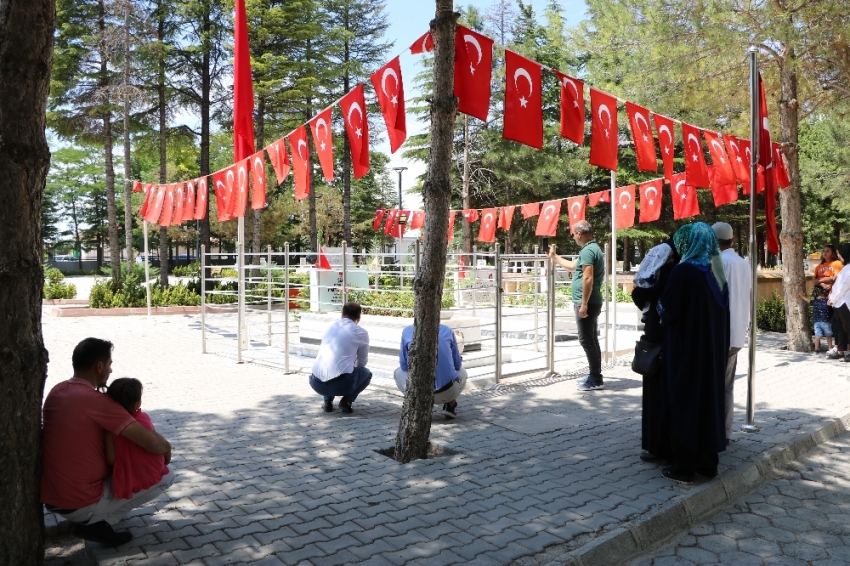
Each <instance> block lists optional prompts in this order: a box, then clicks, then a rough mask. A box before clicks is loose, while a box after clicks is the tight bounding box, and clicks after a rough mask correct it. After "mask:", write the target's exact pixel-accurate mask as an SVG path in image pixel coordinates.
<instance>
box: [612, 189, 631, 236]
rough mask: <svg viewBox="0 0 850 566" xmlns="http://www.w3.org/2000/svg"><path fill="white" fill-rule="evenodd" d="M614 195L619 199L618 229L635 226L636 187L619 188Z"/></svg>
mask: <svg viewBox="0 0 850 566" xmlns="http://www.w3.org/2000/svg"><path fill="white" fill-rule="evenodd" d="M614 194H615V196H616V198H617V214H616V215H615V217H616V218H617V224H616V226H617V229H618V230H619V229H621V228H631V227H632V226H634V225H635V186H634V185H626V186H625V187H617V189H615V191H614Z"/></svg>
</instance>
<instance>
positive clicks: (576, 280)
mask: <svg viewBox="0 0 850 566" xmlns="http://www.w3.org/2000/svg"><path fill="white" fill-rule="evenodd" d="M573 239H574V240H575V242H576V244H578V245H579V247H580V248H581V251H579V253H578V259H577V260H576V261H569V260H566V259H564V258H562V257H561V256H559V255H558V254H557V248H556V246H554V245H553V246H549V257H550V258H552V259H553V260H554V261H555V264H556V265H560V266H561V267H563V268H564V269H566V270H567V271H574V274H573V284H572V293H573V303H574V305H573V307H574V309H575V315H576V326H577V327H578V341H579V344H581V347H582V348H584V353H585V355H586V356H587V364H588V365H589V366H590V373H589V374H588V375H587V377H586V378H585V379H584V380H582V381H581V382H580V383H579V384H578V388H579V389H580V390H582V391H592V390H595V389H604V388H605V384H604V383H603V381H602V350H600V348H599V339H598V337H597V319H598V318H599V313H600V311H601V310H602V293H601V292H600V291H599V288H600V287H601V286H602V280H603V279H604V277H605V259H604V258H603V255H602V250H601V249H600V248H599V244H597V243H596V241H595V240H594V239H593V227H592V226H591V225H590V222H588V221H587V220H582V221H580V222H577V223H576V224H574V225H573Z"/></svg>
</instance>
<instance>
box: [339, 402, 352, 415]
mask: <svg viewBox="0 0 850 566" xmlns="http://www.w3.org/2000/svg"><path fill="white" fill-rule="evenodd" d="M339 409H340V410H341V411H342V412H343V413H348V414H351V413H353V412H354V409H352V408H351V403H349V402H348V401H346V400H345V399H340V400H339Z"/></svg>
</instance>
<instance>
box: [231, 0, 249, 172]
mask: <svg viewBox="0 0 850 566" xmlns="http://www.w3.org/2000/svg"><path fill="white" fill-rule="evenodd" d="M235 10H236V16H235V18H234V26H233V27H234V29H233V160H234V161H241V160H242V159H246V158H247V157H248V156H249V155H251V154H253V153H254V85H253V82H252V79H251V54H250V49H249V47H248V18H247V16H246V15H245V0H236V5H235Z"/></svg>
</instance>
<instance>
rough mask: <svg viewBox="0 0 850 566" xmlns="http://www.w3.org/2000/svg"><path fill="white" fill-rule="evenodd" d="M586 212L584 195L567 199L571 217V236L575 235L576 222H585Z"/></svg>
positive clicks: (568, 211)
mask: <svg viewBox="0 0 850 566" xmlns="http://www.w3.org/2000/svg"><path fill="white" fill-rule="evenodd" d="M584 211H585V205H584V195H581V196H580V197H570V198H568V199H567V213H568V214H569V215H570V234H572V233H573V226H575V224H576V222H580V221H582V220H584Z"/></svg>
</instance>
